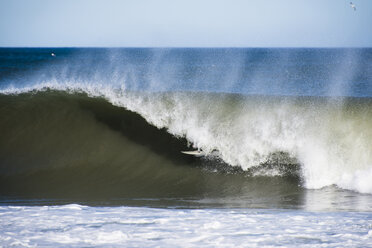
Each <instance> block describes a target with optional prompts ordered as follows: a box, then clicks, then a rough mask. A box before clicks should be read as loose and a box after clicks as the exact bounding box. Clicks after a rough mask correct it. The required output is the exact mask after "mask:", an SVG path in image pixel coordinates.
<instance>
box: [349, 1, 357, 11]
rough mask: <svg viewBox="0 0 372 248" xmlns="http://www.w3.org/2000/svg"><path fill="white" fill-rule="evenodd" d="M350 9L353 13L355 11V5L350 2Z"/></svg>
mask: <svg viewBox="0 0 372 248" xmlns="http://www.w3.org/2000/svg"><path fill="white" fill-rule="evenodd" d="M350 7H351V8H353V10H354V11H355V10H356V7H355V4H353V2H350Z"/></svg>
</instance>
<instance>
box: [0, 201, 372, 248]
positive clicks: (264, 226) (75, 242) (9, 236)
mask: <svg viewBox="0 0 372 248" xmlns="http://www.w3.org/2000/svg"><path fill="white" fill-rule="evenodd" d="M45 208H46V209H45ZM0 213H1V214H2V215H1V216H2V217H1V222H2V224H1V226H0V245H1V246H4V247H10V246H16V247H35V246H42V247H61V246H63V247H91V246H92V247H93V246H94V247H96V246H99V247H139V246H140V247H150V246H151V247H153V246H156V247H283V246H284V247H299V246H301V247H370V246H371V245H372V235H371V228H372V226H371V221H372V215H371V213H363V212H335V213H329V212H306V211H298V210H289V211H283V210H276V211H275V210H255V209H248V210H247V209H198V210H195V209H194V210H193V209H152V208H143V207H142V208H138V207H136V208H133V207H87V206H80V207H77V205H74V207H73V208H71V206H49V207H37V206H30V207H23V208H22V210H19V209H18V210H17V209H14V208H12V207H8V206H2V207H0ZM330 230H331V231H330Z"/></svg>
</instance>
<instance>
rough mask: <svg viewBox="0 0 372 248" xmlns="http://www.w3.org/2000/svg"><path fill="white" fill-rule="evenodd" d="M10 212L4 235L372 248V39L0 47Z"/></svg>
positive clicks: (5, 214) (1, 130)
mask: <svg viewBox="0 0 372 248" xmlns="http://www.w3.org/2000/svg"><path fill="white" fill-rule="evenodd" d="M184 151H198V152H199V155H200V156H193V155H189V154H185V153H183V152H184ZM0 221H1V226H0V247H11V246H15V247H35V246H37V247H39V246H41V247H277V246H279V247H298V246H301V247H371V246H372V49H369V48H355V49H351V48H350V49H346V48H342V49H341V48H337V49H326V48H323V49H318V48H249V49H248V48H244V49H243V48H0Z"/></svg>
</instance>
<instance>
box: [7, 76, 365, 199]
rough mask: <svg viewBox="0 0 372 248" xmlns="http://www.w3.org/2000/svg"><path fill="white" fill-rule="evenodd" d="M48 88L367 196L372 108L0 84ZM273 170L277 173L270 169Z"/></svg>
mask: <svg viewBox="0 0 372 248" xmlns="http://www.w3.org/2000/svg"><path fill="white" fill-rule="evenodd" d="M46 89H54V90H65V91H69V92H85V93H87V94H88V95H90V96H92V97H104V98H106V99H107V100H108V101H110V102H111V103H112V104H114V105H117V106H122V107H125V108H127V109H129V110H131V111H134V112H137V113H139V114H140V115H142V116H143V117H144V118H145V119H146V120H147V121H148V122H149V123H151V124H153V125H155V126H156V127H158V128H166V129H167V130H168V132H170V133H171V134H173V135H175V136H178V137H185V138H186V139H187V140H188V141H190V143H191V144H192V145H193V146H194V148H199V149H202V150H203V151H204V152H206V153H207V154H209V153H211V152H212V151H214V150H217V151H218V155H219V157H220V158H221V159H222V160H224V161H225V162H226V163H229V164H230V165H232V166H240V167H242V168H243V169H248V168H250V167H252V166H258V165H260V164H262V163H265V162H266V161H267V160H268V159H269V158H270V155H272V154H273V153H276V152H284V153H285V154H287V156H288V158H290V159H294V160H297V162H298V163H299V164H300V165H301V173H302V175H301V176H302V177H303V180H304V185H305V186H306V187H307V188H314V189H317V188H322V187H324V186H329V185H333V184H335V185H337V186H339V187H341V188H344V189H350V190H355V191H358V192H362V193H372V181H371V180H370V179H371V178H372V153H371V151H372V142H371V140H372V129H371V125H372V110H371V108H370V107H371V106H370V105H367V104H366V103H364V105H363V103H361V104H359V105H358V106H354V105H351V106H349V107H345V106H344V105H343V104H342V103H334V102H328V101H325V100H324V99H315V98H313V99H305V100H298V99H297V100H293V99H292V100H291V99H284V98H283V99H279V98H274V99H269V98H268V97H245V98H239V99H238V98H236V97H232V96H231V95H225V96H223V95H216V94H210V93H191V92H188V93H186V92H183V93H182V92H173V93H172V92H168V93H154V92H153V93H148V92H147V93H146V92H138V91H137V92H128V91H125V86H121V87H117V86H116V87H114V86H107V85H105V84H92V83H86V82H83V83H82V82H76V81H75V82H62V83H61V82H59V81H49V82H45V83H40V84H36V85H32V86H30V87H24V88H16V87H13V88H12V87H8V88H6V89H3V90H2V91H1V93H3V94H19V93H22V92H29V91H42V90H46ZM274 175H275V173H274Z"/></svg>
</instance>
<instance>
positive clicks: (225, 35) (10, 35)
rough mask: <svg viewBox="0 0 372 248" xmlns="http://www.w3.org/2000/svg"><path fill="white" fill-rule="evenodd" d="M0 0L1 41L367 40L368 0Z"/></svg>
mask: <svg viewBox="0 0 372 248" xmlns="http://www.w3.org/2000/svg"><path fill="white" fill-rule="evenodd" d="M349 2H350V1H349V0H256V1H251V0H184V1H181V0H132V1H130V0H122V1H119V0H0V46H3V47H4V46H48V47H56V46H99V47H100V46H104V47H110V46H119V47H372V0H355V1H353V2H354V3H355V5H356V7H357V11H353V9H352V8H351V7H350V5H349Z"/></svg>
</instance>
